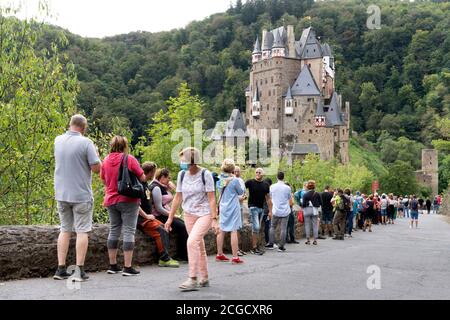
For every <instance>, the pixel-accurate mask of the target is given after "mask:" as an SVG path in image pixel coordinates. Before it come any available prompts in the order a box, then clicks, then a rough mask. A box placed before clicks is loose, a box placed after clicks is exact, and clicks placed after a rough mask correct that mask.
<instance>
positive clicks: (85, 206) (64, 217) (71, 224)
mask: <svg viewBox="0 0 450 320" xmlns="http://www.w3.org/2000/svg"><path fill="white" fill-rule="evenodd" d="M57 208H58V214H59V219H60V222H61V232H77V233H86V232H90V231H91V230H92V215H93V211H94V203H93V202H92V201H89V202H81V203H73V202H66V201H57Z"/></svg>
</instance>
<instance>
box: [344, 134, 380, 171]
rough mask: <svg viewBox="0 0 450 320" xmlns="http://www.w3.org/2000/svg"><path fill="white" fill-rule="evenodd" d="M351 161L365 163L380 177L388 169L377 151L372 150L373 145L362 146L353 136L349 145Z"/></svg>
mask: <svg viewBox="0 0 450 320" xmlns="http://www.w3.org/2000/svg"><path fill="white" fill-rule="evenodd" d="M349 153H350V162H351V163H352V164H359V165H364V166H365V167H367V168H368V169H369V170H370V171H372V172H373V174H374V175H375V177H377V178H379V177H380V176H382V175H383V174H384V173H386V172H387V169H386V167H385V165H384V163H383V161H381V159H380V157H379V156H378V154H377V152H376V151H372V150H371V146H368V145H367V146H362V145H361V144H359V143H358V141H357V140H355V139H354V138H352V139H351V140H350V146H349Z"/></svg>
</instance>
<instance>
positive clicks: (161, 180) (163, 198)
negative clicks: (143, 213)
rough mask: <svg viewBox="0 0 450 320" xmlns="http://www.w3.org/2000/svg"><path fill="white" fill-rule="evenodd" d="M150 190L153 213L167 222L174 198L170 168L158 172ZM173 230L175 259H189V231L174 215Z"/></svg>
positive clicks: (163, 221) (160, 219)
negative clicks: (175, 250)
mask: <svg viewBox="0 0 450 320" xmlns="http://www.w3.org/2000/svg"><path fill="white" fill-rule="evenodd" d="M149 190H151V192H152V200H153V209H152V214H153V215H154V216H155V217H156V219H158V220H159V221H161V222H162V223H166V222H167V219H168V217H169V213H170V204H171V203H172V200H173V196H172V193H171V192H170V191H172V190H174V186H173V184H172V183H171V182H170V172H169V170H167V169H162V170H159V171H158V172H157V173H156V176H155V180H153V182H152V183H151V184H150V187H149ZM171 232H173V233H175V234H176V235H177V254H176V256H175V257H174V259H175V260H178V261H188V255H187V247H186V244H187V239H188V233H187V230H186V225H185V223H184V221H183V220H181V219H180V218H177V217H174V218H173V222H172V231H171Z"/></svg>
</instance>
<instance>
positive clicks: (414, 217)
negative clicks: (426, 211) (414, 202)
mask: <svg viewBox="0 0 450 320" xmlns="http://www.w3.org/2000/svg"><path fill="white" fill-rule="evenodd" d="M411 220H419V211H412V210H411Z"/></svg>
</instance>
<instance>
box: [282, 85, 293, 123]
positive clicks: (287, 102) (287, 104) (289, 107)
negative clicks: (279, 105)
mask: <svg viewBox="0 0 450 320" xmlns="http://www.w3.org/2000/svg"><path fill="white" fill-rule="evenodd" d="M293 102H294V99H293V98H292V93H291V87H288V91H287V93H286V98H285V99H284V114H285V115H287V116H292V114H293V113H294V106H293Z"/></svg>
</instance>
